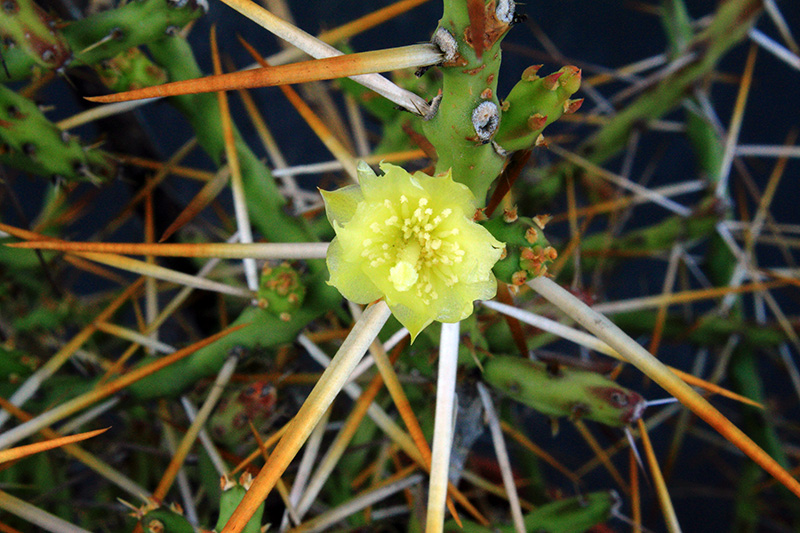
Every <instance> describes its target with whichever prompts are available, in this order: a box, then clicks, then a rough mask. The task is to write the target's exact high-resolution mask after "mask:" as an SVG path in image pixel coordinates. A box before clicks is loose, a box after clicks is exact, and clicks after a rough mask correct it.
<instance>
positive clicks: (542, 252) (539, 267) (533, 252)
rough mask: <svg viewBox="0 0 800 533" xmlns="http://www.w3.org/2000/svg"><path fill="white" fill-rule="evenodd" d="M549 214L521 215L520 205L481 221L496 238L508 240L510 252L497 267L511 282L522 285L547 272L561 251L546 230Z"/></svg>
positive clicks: (496, 269)
mask: <svg viewBox="0 0 800 533" xmlns="http://www.w3.org/2000/svg"><path fill="white" fill-rule="evenodd" d="M547 218H548V217H545V216H538V217H534V218H526V217H518V216H517V214H516V209H512V210H510V211H506V212H505V213H504V214H503V215H502V216H495V217H494V218H491V219H489V220H486V221H483V222H481V224H482V225H483V227H485V228H486V229H487V230H489V233H491V234H492V235H493V236H494V238H495V239H497V240H498V241H501V242H505V243H506V253H505V255H504V256H502V257H501V259H500V260H499V261H498V262H497V263H496V264H495V266H494V269H493V271H494V275H495V276H496V277H497V279H499V280H501V281H503V282H504V283H508V284H510V285H522V284H523V283H525V282H526V281H527V280H529V279H531V278H535V277H536V276H541V275H544V274H546V273H547V266H548V265H549V264H550V263H552V262H553V260H554V259H555V258H556V257H557V255H558V252H556V250H555V248H553V247H552V246H550V243H549V242H548V241H547V238H546V237H545V236H544V232H543V231H542V229H543V228H544V226H545V224H546V222H547Z"/></svg>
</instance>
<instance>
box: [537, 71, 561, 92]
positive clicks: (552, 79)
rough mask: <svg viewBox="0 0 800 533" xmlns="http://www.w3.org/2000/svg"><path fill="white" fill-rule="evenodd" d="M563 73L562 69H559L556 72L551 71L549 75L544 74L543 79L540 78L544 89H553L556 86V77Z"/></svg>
mask: <svg viewBox="0 0 800 533" xmlns="http://www.w3.org/2000/svg"><path fill="white" fill-rule="evenodd" d="M563 75H564V72H563V71H562V70H559V71H558V72H553V73H552V74H550V75H549V76H545V77H544V79H543V80H542V83H543V84H544V87H545V89H547V90H548V91H555V90H556V88H557V87H558V78H560V77H561V76H563Z"/></svg>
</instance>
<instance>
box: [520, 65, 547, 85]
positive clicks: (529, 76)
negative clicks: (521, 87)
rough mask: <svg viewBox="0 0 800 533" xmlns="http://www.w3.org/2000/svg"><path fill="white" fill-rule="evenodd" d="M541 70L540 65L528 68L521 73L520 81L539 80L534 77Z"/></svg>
mask: <svg viewBox="0 0 800 533" xmlns="http://www.w3.org/2000/svg"><path fill="white" fill-rule="evenodd" d="M540 68H542V65H531V66H530V67H528V68H526V69H525V70H523V71H522V81H534V80H536V79H538V78H539V76H537V75H536V73H537V72H539V69H540Z"/></svg>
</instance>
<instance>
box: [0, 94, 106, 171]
mask: <svg viewBox="0 0 800 533" xmlns="http://www.w3.org/2000/svg"><path fill="white" fill-rule="evenodd" d="M0 164H7V165H10V166H13V167H15V168H18V169H20V170H24V171H26V172H31V173H33V174H38V175H40V176H48V177H50V178H52V179H64V180H67V181H87V180H89V181H98V180H103V179H108V178H110V177H112V176H113V175H114V172H115V167H114V164H113V162H112V161H111V159H110V158H108V157H107V156H106V155H104V154H103V153H102V152H101V151H99V150H92V149H86V148H84V147H83V146H81V144H80V143H79V142H78V140H77V139H76V138H75V137H73V136H71V135H68V134H67V133H66V132H64V131H62V130H60V129H59V128H58V127H57V126H56V125H55V124H53V123H52V122H50V121H49V120H47V118H46V117H45V116H44V114H43V113H42V112H41V111H40V110H39V108H38V107H37V106H36V104H34V103H33V102H32V101H31V100H29V99H27V98H25V97H23V96H20V95H18V94H16V93H15V92H14V91H12V90H11V89H8V88H7V87H5V86H2V85H0Z"/></svg>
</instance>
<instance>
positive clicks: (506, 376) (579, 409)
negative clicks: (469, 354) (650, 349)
mask: <svg viewBox="0 0 800 533" xmlns="http://www.w3.org/2000/svg"><path fill="white" fill-rule="evenodd" d="M483 378H484V379H485V380H486V382H487V383H489V384H490V385H491V386H492V387H494V388H495V389H497V390H498V391H500V392H502V393H503V394H505V395H507V396H509V397H510V398H512V399H514V400H516V401H518V402H520V403H524V404H525V405H527V406H529V407H532V408H534V409H536V410H537V411H539V412H540V413H542V414H545V415H547V416H551V417H561V416H568V417H571V418H575V419H581V418H587V419H589V420H594V421H595V422H600V423H601V424H606V425H608V426H614V427H620V426H624V425H626V424H630V423H631V422H635V421H636V420H638V419H639V417H641V415H642V411H643V410H644V399H643V398H642V396H641V395H640V394H639V393H637V392H634V391H631V390H628V389H626V388H624V387H621V386H620V385H618V384H616V383H615V382H613V381H611V380H610V379H608V378H605V377H603V376H602V375H600V374H597V373H595V372H588V371H586V370H578V369H576V368H568V367H564V366H557V365H546V364H544V363H539V362H537V361H530V360H528V359H522V358H520V357H511V356H496V357H493V358H492V359H490V360H489V361H487V362H486V364H485V365H484V372H483Z"/></svg>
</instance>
